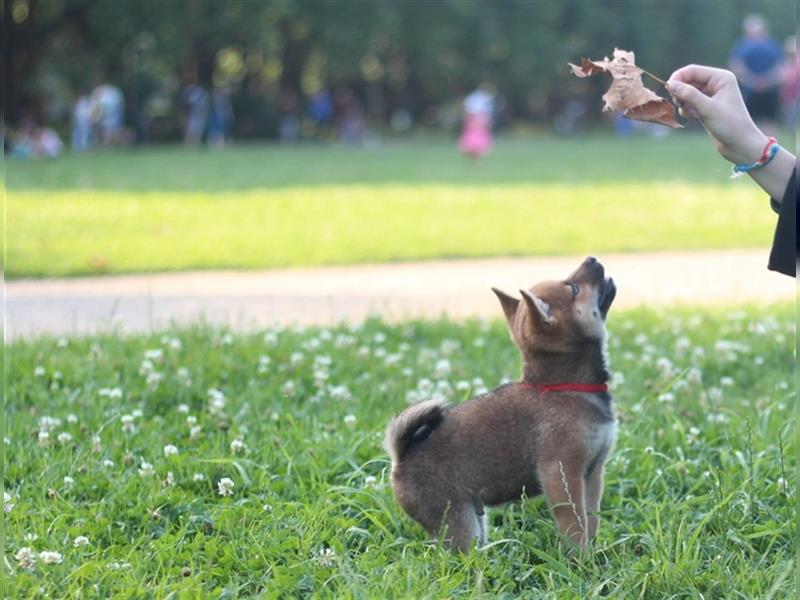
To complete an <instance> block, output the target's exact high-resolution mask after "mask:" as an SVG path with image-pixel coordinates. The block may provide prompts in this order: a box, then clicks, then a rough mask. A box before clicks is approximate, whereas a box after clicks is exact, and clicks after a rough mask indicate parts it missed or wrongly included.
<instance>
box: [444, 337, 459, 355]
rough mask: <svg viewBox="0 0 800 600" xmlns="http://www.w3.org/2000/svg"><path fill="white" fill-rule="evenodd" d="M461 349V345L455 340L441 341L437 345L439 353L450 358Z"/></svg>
mask: <svg viewBox="0 0 800 600" xmlns="http://www.w3.org/2000/svg"><path fill="white" fill-rule="evenodd" d="M460 349H461V344H460V343H459V342H458V341H456V340H442V343H441V344H439V352H441V353H442V354H443V355H444V356H450V355H451V354H454V353H456V352H458V351H459V350H460Z"/></svg>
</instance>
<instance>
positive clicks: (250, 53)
mask: <svg viewBox="0 0 800 600" xmlns="http://www.w3.org/2000/svg"><path fill="white" fill-rule="evenodd" d="M3 12H4V14H3V21H4V29H5V35H4V39H5V52H4V61H3V99H2V102H3V104H2V108H3V110H4V114H5V117H6V119H7V120H8V121H9V122H11V123H12V124H13V123H14V122H15V121H16V120H18V119H19V118H21V117H23V116H25V115H32V116H35V117H36V118H37V119H39V120H41V121H44V122H49V123H59V122H61V123H64V122H66V121H67V120H68V118H69V111H70V106H71V103H72V101H73V99H74V97H75V96H76V94H77V93H78V92H79V91H80V90H82V89H83V90H86V89H90V88H91V87H92V86H93V85H95V84H96V83H97V82H98V81H100V80H102V79H107V80H109V81H112V82H113V83H115V84H116V85H118V86H120V87H121V89H122V90H123V92H124V93H125V96H126V100H127V102H126V122H127V123H129V124H133V126H134V127H135V128H140V127H141V128H143V129H144V128H146V129H147V131H148V137H149V139H153V140H160V139H177V138H178V137H179V135H180V116H181V115H180V113H181V102H180V90H181V88H182V86H184V85H185V84H187V83H188V82H190V81H193V80H196V81H198V82H199V83H201V84H202V85H204V86H206V87H208V88H210V87H212V86H213V85H216V86H222V87H225V88H226V89H229V90H230V92H231V95H232V100H233V107H234V112H235V113H236V129H235V131H234V135H235V137H238V138H247V137H258V138H264V137H273V136H275V135H277V129H278V122H279V118H280V112H281V110H282V108H281V102H282V100H281V98H286V97H289V98H297V102H298V103H299V104H300V105H302V104H303V102H305V101H306V100H307V99H308V98H309V97H310V96H311V95H312V94H314V93H315V92H317V91H319V90H320V89H323V88H324V89H329V90H332V91H335V90H337V89H342V88H346V89H348V90H351V91H352V92H353V93H354V94H356V95H357V96H358V98H360V100H361V102H362V103H363V105H364V107H365V110H366V113H367V117H368V118H369V119H370V121H371V123H373V124H374V125H376V126H382V125H384V124H387V123H389V122H391V120H392V117H393V115H397V114H403V115H406V117H405V120H406V121H408V122H410V123H417V124H422V125H430V126H447V124H448V123H450V122H451V121H453V119H454V118H455V119H457V114H458V111H457V104H455V103H456V102H457V101H458V100H459V99H460V98H461V97H462V96H463V94H464V93H465V92H466V91H468V90H469V89H470V88H471V87H472V86H475V85H476V84H477V83H479V82H488V83H491V84H493V85H494V86H495V87H496V89H497V91H498V94H499V96H500V98H501V100H502V102H503V106H504V117H505V119H506V120H518V119H526V120H529V121H533V122H536V121H539V122H545V121H548V120H549V119H551V118H552V117H553V115H554V114H555V113H556V112H558V110H559V108H560V107H561V106H562V105H563V103H564V101H565V99H567V98H570V97H574V96H575V95H588V97H590V98H591V100H594V99H595V96H597V97H599V95H600V94H602V91H603V83H604V82H602V81H592V82H585V81H578V80H575V79H574V78H571V77H570V76H569V75H568V70H567V68H566V62H567V61H570V60H572V61H574V60H577V59H579V58H580V57H581V56H588V57H600V56H603V55H608V54H610V53H611V51H612V50H613V48H614V47H615V46H618V47H622V48H626V49H631V50H633V51H634V52H636V54H637V58H638V61H637V62H639V63H640V64H642V65H644V66H645V67H646V68H647V69H648V70H649V71H651V72H653V73H657V74H659V75H661V76H662V77H666V76H668V75H669V73H670V72H672V70H674V69H675V68H677V67H679V66H682V65H684V64H687V63H690V62H698V63H707V64H716V65H724V64H726V62H727V57H728V53H729V51H730V48H731V46H732V44H733V42H734V40H735V39H736V38H737V37H738V36H739V33H740V29H741V22H742V19H743V18H744V16H746V15H747V14H749V13H751V12H758V13H760V14H762V15H764V16H765V17H766V18H767V20H768V21H769V22H770V24H771V25H772V33H773V35H774V36H775V37H776V38H777V39H778V40H782V39H783V38H784V37H786V36H787V35H789V34H791V33H793V32H794V28H795V6H794V2H792V1H776V2H765V1H755V0H754V1H742V2H710V1H709V2H692V1H686V2H657V1H653V2H650V1H642V2H626V3H620V2H616V1H610V0H598V1H594V2H585V1H581V0H562V1H560V2H534V1H530V0H526V1H520V2H514V1H508V2H494V1H490V0H472V1H465V0H431V1H428V2H399V1H394V0H372V1H370V2H337V1H328V2H317V1H311V0H286V1H278V0H274V1H265V2H233V1H228V2H222V1H218V0H170V1H169V2H142V1H141V0H114V1H113V2H104V1H99V0H6V1H5V2H4V4H3ZM588 106H589V107H590V108H591V110H593V111H599V109H600V103H599V101H598V102H594V101H590V102H588ZM448 107H450V108H449V109H448ZM454 115H455V117H454Z"/></svg>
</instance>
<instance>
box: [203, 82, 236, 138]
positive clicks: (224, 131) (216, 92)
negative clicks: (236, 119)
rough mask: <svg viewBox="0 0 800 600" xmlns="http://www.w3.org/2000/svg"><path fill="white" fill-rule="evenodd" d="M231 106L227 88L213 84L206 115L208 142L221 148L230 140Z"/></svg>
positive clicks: (231, 124)
mask: <svg viewBox="0 0 800 600" xmlns="http://www.w3.org/2000/svg"><path fill="white" fill-rule="evenodd" d="M232 126H233V107H232V106H231V95H230V93H229V92H228V90H227V88H225V87H222V86H219V85H215V86H214V89H213V90H211V112H210V114H209V117H208V144H209V146H214V147H216V148H222V147H223V146H225V144H226V143H227V142H228V141H229V140H230V135H231V127H232Z"/></svg>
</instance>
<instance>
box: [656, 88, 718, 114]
mask: <svg viewBox="0 0 800 600" xmlns="http://www.w3.org/2000/svg"><path fill="white" fill-rule="evenodd" d="M667 90H669V93H670V94H672V96H673V98H676V99H677V100H678V101H679V102H681V103H686V104H688V105H690V106H691V107H692V108H694V109H695V110H696V111H697V112H698V113H699V114H700V116H701V117H707V116H708V115H709V112H710V111H711V110H712V108H713V100H712V99H711V98H710V97H708V96H706V95H705V94H704V93H703V92H701V91H700V90H698V89H697V88H696V87H694V86H693V85H689V84H688V83H683V82H682V81H668V82H667Z"/></svg>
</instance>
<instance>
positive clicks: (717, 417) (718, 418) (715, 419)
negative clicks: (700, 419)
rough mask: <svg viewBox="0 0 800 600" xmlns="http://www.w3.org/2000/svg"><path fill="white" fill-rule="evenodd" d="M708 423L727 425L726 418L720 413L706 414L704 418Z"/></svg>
mask: <svg viewBox="0 0 800 600" xmlns="http://www.w3.org/2000/svg"><path fill="white" fill-rule="evenodd" d="M706 419H707V420H708V422H709V423H727V422H728V417H727V416H726V415H724V414H722V413H708V416H707V417H706Z"/></svg>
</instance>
